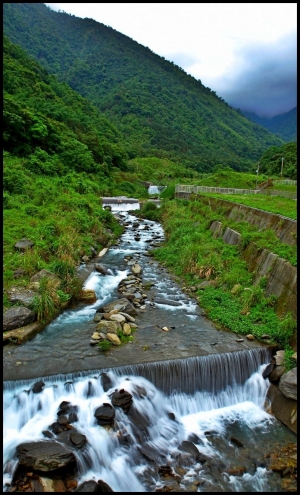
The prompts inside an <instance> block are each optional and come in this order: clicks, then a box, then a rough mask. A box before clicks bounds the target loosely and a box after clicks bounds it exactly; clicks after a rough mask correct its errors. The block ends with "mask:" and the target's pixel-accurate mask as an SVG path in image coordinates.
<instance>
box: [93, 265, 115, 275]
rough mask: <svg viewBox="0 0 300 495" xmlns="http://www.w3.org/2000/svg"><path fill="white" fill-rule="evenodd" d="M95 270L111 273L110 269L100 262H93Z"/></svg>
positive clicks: (105, 273)
mask: <svg viewBox="0 0 300 495" xmlns="http://www.w3.org/2000/svg"><path fill="white" fill-rule="evenodd" d="M95 270H96V272H98V273H101V275H108V274H111V270H110V269H109V268H107V267H106V266H104V265H102V263H95Z"/></svg>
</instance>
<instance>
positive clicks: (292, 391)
mask: <svg viewBox="0 0 300 495" xmlns="http://www.w3.org/2000/svg"><path fill="white" fill-rule="evenodd" d="M279 390H280V391H281V392H282V393H283V395H285V397H287V398H288V399H294V400H297V368H293V369H291V370H290V371H288V372H287V373H284V375H282V377H281V378H280V381H279Z"/></svg>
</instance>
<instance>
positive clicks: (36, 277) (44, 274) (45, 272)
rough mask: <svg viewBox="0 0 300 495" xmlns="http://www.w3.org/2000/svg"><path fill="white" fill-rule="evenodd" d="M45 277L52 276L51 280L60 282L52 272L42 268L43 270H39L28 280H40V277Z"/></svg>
mask: <svg viewBox="0 0 300 495" xmlns="http://www.w3.org/2000/svg"><path fill="white" fill-rule="evenodd" d="M44 277H47V278H52V279H53V280H56V282H57V284H58V285H59V284H60V282H61V281H60V279H59V277H58V276H57V275H55V274H54V273H52V272H50V271H49V270H46V269H44V268H43V270H40V271H39V272H37V273H36V274H35V275H33V276H32V277H31V279H30V282H40V281H41V279H42V278H44Z"/></svg>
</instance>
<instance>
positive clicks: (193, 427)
mask: <svg viewBox="0 0 300 495" xmlns="http://www.w3.org/2000/svg"><path fill="white" fill-rule="evenodd" d="M128 209H129V208H126V207H123V208H122V205H116V206H115V211H114V214H115V215H116V216H117V217H118V219H119V221H120V222H121V223H123V224H124V226H125V231H124V234H123V235H122V236H121V238H120V240H119V241H118V242H117V243H116V244H115V245H114V246H111V247H110V249H109V250H108V252H107V253H106V254H105V255H104V257H103V258H102V259H101V263H103V264H105V266H107V267H110V270H111V274H108V275H105V276H103V275H101V274H99V273H98V272H95V271H94V272H92V273H91V275H90V276H89V277H88V279H87V280H86V282H85V284H84V285H85V287H86V288H90V289H93V290H95V292H96V294H97V301H96V302H95V303H94V304H90V305H86V304H80V305H78V306H77V307H76V308H73V309H68V310H66V311H64V312H63V313H62V314H61V315H60V316H59V317H58V318H57V319H56V320H55V321H53V322H52V323H51V324H50V325H48V326H47V327H46V329H45V330H44V331H43V332H41V333H40V334H38V335H37V336H36V337H35V338H34V339H32V340H31V341H29V342H26V343H25V344H23V345H20V346H18V347H12V346H5V348H4V368H3V369H4V380H5V381H4V491H9V484H10V483H11V480H12V477H13V473H14V472H15V469H16V467H17V458H16V447H17V446H18V445H19V444H21V443H22V442H26V441H29V440H30V441H34V440H35V441H40V440H45V437H44V434H43V433H42V432H43V431H45V430H47V429H49V425H51V424H52V423H53V422H54V421H55V418H56V415H57V411H58V409H59V405H60V404H61V403H62V401H68V402H70V403H72V404H75V405H76V408H77V415H78V420H77V422H76V423H75V426H76V430H77V431H78V432H80V433H82V434H84V435H85V436H86V437H87V445H86V446H85V447H84V449H83V450H80V449H79V450H77V451H76V457H77V466H78V470H79V473H78V482H80V483H82V482H83V481H85V480H96V481H97V480H99V479H101V480H103V481H105V482H106V483H108V484H109V486H110V487H111V488H112V490H113V491H129V492H138V491H156V490H159V491H168V490H164V489H163V487H164V486H170V487H173V488H172V490H173V491H174V483H175V484H177V485H176V486H177V489H178V491H207V492H210V491H237V492H238V491H282V490H281V478H280V476H279V474H278V473H274V472H273V471H270V470H268V468H267V464H266V462H265V460H264V457H263V456H264V454H265V453H267V452H271V451H272V449H274V448H275V446H276V445H278V442H279V443H280V444H282V445H287V444H288V443H290V442H294V441H295V435H294V434H293V433H292V432H290V431H289V430H288V429H287V428H286V427H285V426H284V425H282V424H281V423H280V422H279V421H277V420H276V419H275V418H273V417H272V416H270V415H269V414H267V413H266V412H265V411H264V401H265V396H266V392H267V389H268V386H269V382H268V380H265V379H263V378H262V371H263V369H264V368H265V366H266V365H267V364H268V362H269V360H270V357H271V353H270V351H269V349H267V347H262V345H261V344H260V343H258V342H256V341H253V342H252V341H247V340H246V339H245V340H243V342H237V340H239V339H238V336H237V335H235V334H232V333H231V332H224V331H220V330H218V329H217V328H215V327H214V325H213V324H212V323H211V322H210V321H209V320H208V319H207V318H206V317H205V316H202V310H201V308H199V306H198V304H197V301H196V300H194V299H192V298H190V297H189V296H187V295H186V293H185V292H184V291H183V290H182V289H181V288H180V286H179V285H178V283H177V282H176V281H175V279H174V277H173V276H172V275H171V274H169V273H168V271H167V270H166V269H165V268H164V267H162V266H160V265H159V264H158V263H157V262H156V261H155V260H154V259H153V258H152V257H151V256H149V250H151V249H153V248H155V246H157V245H159V244H160V243H161V242H162V241H163V239H164V233H163V229H162V227H161V225H160V224H158V223H156V222H151V221H148V220H141V219H140V220H139V219H138V218H137V217H136V216H135V215H134V214H133V212H132V211H127V210H128ZM137 233H138V235H139V237H137ZM137 239H138V240H137ZM178 255H179V256H180V253H178ZM128 256H130V257H131V259H132V260H135V261H136V262H138V263H139V264H140V266H141V267H142V270H143V271H142V281H143V284H144V286H145V287H146V286H147V291H146V289H145V291H146V293H147V298H146V299H145V301H144V304H143V305H142V306H141V307H140V308H139V309H138V315H137V316H136V324H137V330H136V332H135V333H134V340H133V342H132V343H128V344H126V345H124V346H120V347H114V348H113V349H111V350H109V351H107V352H105V353H104V352H102V351H100V349H99V348H98V347H97V346H91V345H90V343H89V342H90V338H91V335H92V333H93V331H94V329H95V326H96V324H95V322H94V321H93V317H94V315H95V312H96V310H97V308H99V307H100V306H102V305H104V304H106V303H108V302H110V301H113V300H116V299H118V298H119V297H121V296H120V294H119V293H118V285H119V283H120V281H122V280H123V279H125V278H126V277H127V275H128V274H129V273H130V266H129V265H128V264H127V262H126V261H125V259H124V258H126V257H128ZM151 284H152V285H151ZM150 285H151V288H149V287H150ZM164 326H166V327H168V329H169V330H170V331H169V332H165V331H163V330H162V327H164ZM103 373H105V375H106V376H107V377H109V380H110V386H109V388H107V387H105V386H104V385H103V381H102V376H103ZM38 379H42V380H43V382H44V384H45V386H44V388H43V390H42V391H41V393H39V394H34V393H33V392H32V391H31V388H32V385H33V384H34V383H35V382H36V381H37V380H38ZM115 389H118V390H120V389H125V390H126V391H128V392H129V393H131V394H132V396H133V401H134V402H133V406H132V411H135V414H133V413H131V414H130V412H129V413H128V414H125V413H124V411H123V410H122V409H121V408H115V409H116V418H115V425H114V428H112V429H109V430H108V429H106V428H103V427H101V426H99V425H98V424H97V423H96V421H95V417H94V415H93V412H94V410H95V408H96V407H98V406H99V405H101V404H102V403H111V394H112V392H113V391H114V390H115ZM24 390H27V392H26V391H24ZM138 390H144V391H145V393H143V394H139V393H138V392H137V391H138ZM137 413H138V417H139V420H138V421H137V416H136V415H137ZM137 423H138V425H139V427H137ZM124 431H126V432H127V433H126V434H128V435H129V437H128V438H129V439H130V440H129V441H128V442H127V443H126V442H125V444H124V443H122V442H120V441H119V436H118V433H119V432H124ZM232 439H233V440H232ZM237 439H238V440H237ZM235 440H237V441H236V442H235ZM191 441H192V442H193V444H194V446H196V448H197V449H198V451H199V453H200V454H199V455H202V456H205V461H204V458H203V457H202V462H201V460H199V458H200V457H198V458H194V457H193V456H191V455H188V453H187V452H184V451H183V450H182V445H186V444H184V442H191ZM182 442H183V443H182ZM165 465H167V466H169V467H171V469H172V470H173V475H172V476H169V477H168V476H167V475H166V473H165V472H162V466H165ZM174 473H175V475H176V476H175V475H174ZM169 475H170V473H169ZM169 478H170V479H169ZM170 480H171V481H170ZM172 483H173V485H172ZM191 487H193V490H191ZM175 491H176V490H175Z"/></svg>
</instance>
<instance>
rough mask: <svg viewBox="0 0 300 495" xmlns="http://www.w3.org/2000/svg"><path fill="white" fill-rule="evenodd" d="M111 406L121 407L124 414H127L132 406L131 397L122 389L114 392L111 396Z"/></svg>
mask: <svg viewBox="0 0 300 495" xmlns="http://www.w3.org/2000/svg"><path fill="white" fill-rule="evenodd" d="M111 403H112V404H113V406H117V407H121V408H122V409H123V411H124V412H128V411H129V409H130V407H131V405H132V395H131V394H130V393H129V392H127V391H126V390H124V389H121V390H116V391H115V392H113V393H112V395H111Z"/></svg>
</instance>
